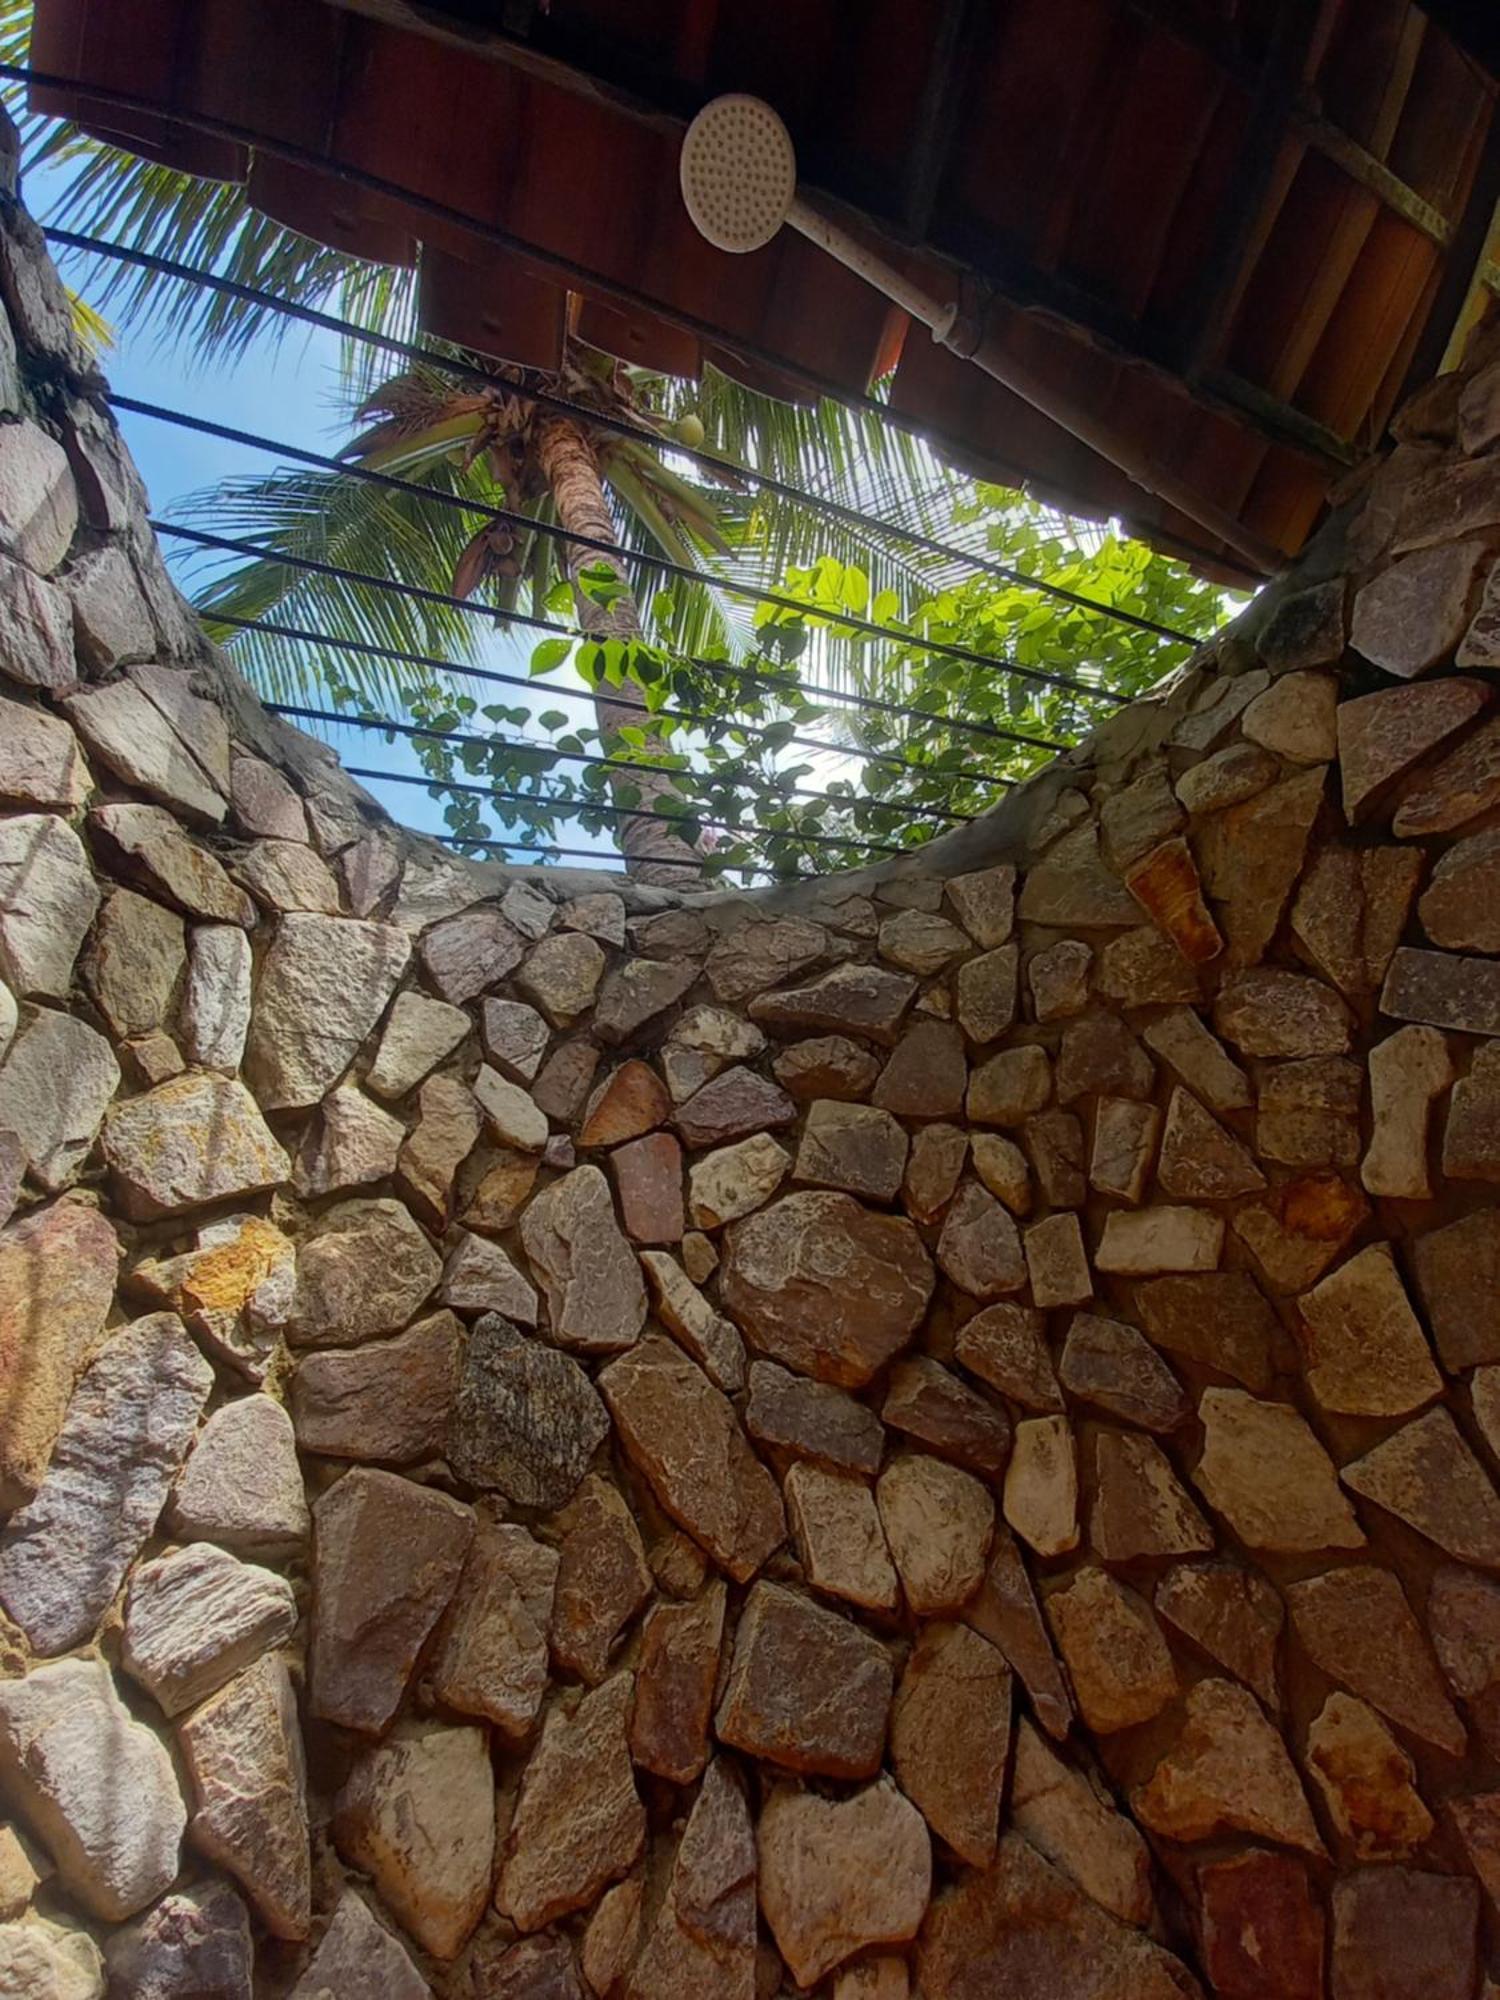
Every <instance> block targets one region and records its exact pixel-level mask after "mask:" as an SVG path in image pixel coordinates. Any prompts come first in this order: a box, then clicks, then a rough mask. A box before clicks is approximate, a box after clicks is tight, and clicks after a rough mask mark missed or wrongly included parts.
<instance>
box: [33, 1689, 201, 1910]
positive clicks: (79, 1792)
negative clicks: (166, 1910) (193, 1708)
mask: <svg viewBox="0 0 1500 2000" xmlns="http://www.w3.org/2000/svg"><path fill="white" fill-rule="evenodd" d="M102 1772H108V1773H109V1774H110V1779H111V1782H110V1783H109V1784H101V1783H100V1774H101V1773H102ZM0 1782H3V1783H4V1786H5V1793H6V1797H7V1800H8V1801H9V1802H10V1803H11V1804H12V1805H13V1806H15V1807H16V1808H17V1809H18V1810H19V1812H20V1814H21V1817H22V1820H23V1822H24V1824H25V1825H26V1827H27V1828H28V1830H29V1831H30V1832H32V1833H34V1834H35V1835H36V1836H37V1838H38V1839H39V1840H40V1841H41V1842H42V1844H43V1846H44V1847H45V1849H46V1851H47V1854H48V1855H49V1857H50V1858H51V1860H52V1863H53V1865H54V1867H55V1868H56V1870H57V1874H58V1880H59V1884H60V1886H61V1887H62V1888H63V1889H64V1890H65V1891H66V1892H67V1894H68V1895H69V1896H71V1897H72V1898H73V1899H74V1900H75V1902H76V1903H77V1904H78V1906H79V1907H80V1908H81V1909H82V1910H83V1911H84V1912H85V1914H87V1915H88V1916H90V1917H96V1918H98V1919H99V1920H100V1921H101V1922H103V1923H112V1924H117V1923H121V1922H123V1920H124V1919H125V1918H126V1917H132V1916H134V1915H135V1914H136V1912H137V1911H138V1910H143V1909H145V1908H146V1906H147V1905H148V1904H150V1903H154V1902H155V1901H156V1898H157V1897H158V1896H159V1895H161V1893H162V1892H163V1890H165V1889H166V1888H168V1887H169V1886H170V1884H171V1882H172V1880H173V1878H174V1877H175V1875H176V1874H177V1870H178V1866H179V1860H180V1849H181V1843H182V1835H183V1830H184V1827H185V1826H186V1823H187V1809H186V1807H185V1806H184V1804H183V1802H182V1796H181V1794H180V1792H179V1791H178V1787H177V1778H176V1775H175V1773H174V1771H173V1768H172V1760H171V1758H170V1756H169V1755H168V1754H167V1749H166V1746H165V1744H163V1743H162V1741H161V1739H160V1738H159V1737H158V1736H156V1735H154V1734H153V1732H152V1731H151V1730H149V1729H148V1728H147V1727H146V1726H145V1724H144V1723H141V1722H137V1721H135V1720H134V1718H133V1717H132V1716H131V1714H130V1711H129V1710H128V1709H127V1708H126V1706H125V1704H124V1702H123V1701H121V1699H120V1697H119V1694H118V1693H117V1691H116V1689H115V1685H114V1681H113V1679H112V1678H111V1675H110V1671H109V1668H108V1667H107V1666H105V1664H104V1662H103V1661H102V1660H99V1659H95V1658H90V1659H70V1660H58V1661H56V1662H54V1663H53V1664H52V1665H50V1666H43V1667H34V1668H33V1669H32V1671H31V1672H30V1673H29V1674H27V1675H26V1676H25V1677H24V1678H23V1679H19V1680H5V1681H0Z"/></svg>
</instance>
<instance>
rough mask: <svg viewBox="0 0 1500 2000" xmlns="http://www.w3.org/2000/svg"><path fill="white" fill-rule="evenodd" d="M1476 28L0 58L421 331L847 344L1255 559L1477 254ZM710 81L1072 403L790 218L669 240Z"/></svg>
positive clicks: (150, 9) (828, 192)
mask: <svg viewBox="0 0 1500 2000" xmlns="http://www.w3.org/2000/svg"><path fill="white" fill-rule="evenodd" d="M1478 46H1479V45H1478V44H1475V45H1474V47H1472V48H1464V47H1461V46H1460V45H1459V44H1458V43H1457V42H1456V41H1455V40H1454V39H1453V38H1452V36H1451V35H1450V34H1449V33H1448V32H1445V31H1444V30H1443V29H1442V28H1441V27H1439V26H1438V25H1436V23H1435V22H1434V21H1432V20H1430V19H1429V18H1428V17H1427V15H1425V14H1424V13H1423V12H1422V11H1420V10H1419V9H1417V8H1415V7H1412V6H1410V5H1407V4H1406V3H1405V0H1321V4H1314V0H780V4H761V5H757V6H747V5H744V4H733V5H731V4H724V0H550V4H546V0H540V4H538V0H442V4H427V3H426V0H424V3H423V4H420V5H418V4H414V0H37V5H36V28H35V33H34V39H33V46H32V64H33V67H34V68H35V69H36V70H38V71H41V72H44V73H47V74H49V75H51V76H53V77H54V78H56V79H59V81H58V82H57V83H56V84H53V85H50V86H47V87H41V86H35V85H34V86H33V99H34V102H35V104H36V106H37V108H38V109H41V110H46V111H52V112H57V113H61V114H65V115H69V116H73V117H76V118H77V119H79V121H80V122H81V123H83V124H84V125H85V126H87V128H88V129H89V130H91V131H93V132H96V133H98V134H100V135H101V136H107V137H110V138H114V139H116V140H119V141H121V142H122V143H125V144H127V145H129V146H131V147H133V148H134V149H135V150H137V151H141V152H146V153H149V154H151V155H152V156H154V157H157V158H160V159H162V160H165V161H168V162H170V163H173V164H176V165H180V166H182V167H185V168H189V169H191V170H192V171H194V172H198V173H206V174H211V175H215V176H219V177H224V178H230V179H236V180H244V181H245V182H246V183H247V184H248V188H249V191H250V194H251V196H252V198H253V200H254V201H255V202H256V203H257V205H258V206H260V207H261V208H263V209H264V210H266V211H267V212H268V213H270V214H272V215H274V216H275V217H277V218H278V219H279V220H281V221H283V222H285V223H287V224H289V225H291V226H292V227H294V228H297V229H299V230H303V231H305V232H306V233H307V234H309V235H312V236H315V237H318V238H320V239H321V240H323V241H325V242H328V243H332V244H336V245H339V246H341V247H343V248H346V249H348V250H350V251H355V252H358V253H360V254H362V255H365V256H369V257H374V258H380V259H385V260H392V261H398V262H403V263H409V262H414V263H417V264H418V265H419V268H420V273H421V285H420V295H421V312H422V318H423V320H424V322H425V324H426V325H427V326H429V327H430V328H431V329H432V330H433V331H434V332H436V333H440V334H442V335H444V336H445V337H447V338H449V339H452V340H457V341H461V342H462V343H464V344H465V345H467V346H470V347H473V348H477V349H480V350H482V351H485V352H488V353H493V354H497V355H501V356H504V357H505V358H507V359H511V360H516V361H521V362H525V363H528V364H531V365H534V366H538V367H548V366H550V365H552V364H553V362H554V361H555V360H556V357H557V354H558V350H559V343H560V341H561V339H562V335H563V329H564V324H565V318H566V314H567V311H568V296H569V294H570V293H571V294H572V295H573V296H574V300H575V303H574V306H573V311H574V313H575V315H576V320H577V324H578V329H579V331H580V333H582V334H583V335H584V337H586V338H588V339H590V340H592V341H595V342H597V343H598V344H600V345H602V346H604V347H606V348H609V349H611V350H612V351H614V352H616V353H619V354H622V355H624V356H626V357H627V358H629V359H631V360H637V361H642V362H646V363H650V364H653V365H658V366H661V367H664V368H668V369H671V370H674V371H679V372H688V373H691V372H694V371H696V370H697V369H698V368H699V367H700V366H701V365H702V363H703V361H704V360H705V359H708V360H711V361H713V362H715V363H717V364H718V365H720V366H725V367H728V368H730V369H732V370H733V371H734V372H735V373H737V374H739V375H741V376H742V377H744V378H746V379H748V380H751V381H754V382H757V383H759V384H760V385H762V386H764V387H768V388H771V389H774V390H776V391H778V392H779V393H783V394H790V395H803V396H805V395H810V394H813V393H815V392H817V391H819V390H825V391H828V392H831V393H834V394H838V395H841V396H845V397H859V396H862V395H864V394H866V393H867V392H868V389H869V387H870V384H871V381H872V379H873V378H875V377H876V376H877V375H882V374H887V373H889V374H890V375H891V379H890V383H889V398H890V404H891V407H892V408H893V409H894V410H895V411H896V412H897V413H898V414H899V415H900V416H901V417H903V418H904V419H906V420H909V421H910V422H911V423H912V424H914V425H915V426H916V427H918V428H920V429H921V430H923V431H924V432H926V433H928V434H929V435H930V436H932V437H933V438H934V440H935V441H936V442H937V443H938V444H939V446H940V447H941V448H943V449H945V450H946V451H947V452H948V454H949V455H950V456H952V457H954V458H955V459H957V460H959V461H961V462H962V463H963V464H965V465H967V466H970V467H972V468H973V469H975V470H977V471H980V472H982V473H983V474H985V475H986V476H988V477H991V478H995V479H998V480H1002V481H1007V482H1012V483H1025V484H1026V485H1028V486H1029V487H1030V488H1031V490H1033V491H1034V492H1036V493H1037V494H1038V495H1039V496H1041V497H1043V498H1047V499H1050V500H1053V501H1055V502H1057V503H1059V504H1061V505H1063V506H1065V507H1067V508H1069V509H1071V510H1073V511H1075V512H1080V513H1085V514H1093V515H1107V514H1116V515H1119V516H1121V517H1123V518H1124V519H1125V520H1126V522H1127V523H1128V524H1129V525H1130V526H1131V527H1132V529H1133V530H1134V531H1135V532H1137V533H1141V534H1144V535H1146V536H1148V537H1149V538H1150V539H1152V540H1153V541H1155V542H1157V543H1158V545H1161V546H1166V547H1174V548H1179V549H1183V548H1185V549H1187V550H1190V551H1195V552H1197V553H1198V555H1199V556H1200V557H1208V558H1214V559H1219V560H1220V566H1221V567H1223V568H1224V569H1225V571H1226V572H1229V571H1234V570H1238V571H1241V572H1243V570H1244V568H1245V561H1244V558H1243V556H1239V555H1234V554H1232V553H1230V552H1228V551H1227V550H1226V548H1225V545H1224V543H1223V541H1222V540H1221V539H1220V538H1218V537H1216V536H1215V535H1214V534H1212V533H1211V532H1210V531H1208V530H1206V529H1205V528H1204V527H1203V525H1202V517H1201V516H1200V517H1199V518H1194V517H1193V515H1192V514H1191V513H1190V512H1189V511H1186V510H1185V509H1183V508H1180V507H1178V508H1174V507H1172V506H1169V505H1167V504H1166V503H1165V502H1163V501H1162V500H1160V499H1159V498H1157V497H1156V495H1155V492H1154V491H1153V490H1152V486H1153V478H1154V477H1155V475H1157V474H1158V473H1159V474H1161V475H1163V479H1162V483H1164V484H1167V485H1169V486H1171V487H1173V488H1174V489H1175V490H1181V489H1185V490H1186V492H1187V493H1188V494H1189V495H1190V496H1197V497H1198V499H1200V500H1201V502H1202V506H1203V513H1204V515H1206V516H1207V517H1208V518H1209V519H1210V520H1212V519H1213V518H1214V516H1215V513H1216V512H1217V513H1218V514H1220V515H1223V516H1227V517H1229V518H1230V519H1232V520H1233V521H1234V522H1236V523H1238V524H1239V525H1240V527H1241V528H1242V530H1243V535H1242V537H1241V539H1242V541H1243V542H1244V543H1246V544H1248V545H1250V546H1252V547H1257V546H1258V547H1259V548H1260V549H1261V550H1262V551H1263V554H1262V556H1261V558H1260V560H1259V563H1258V565H1252V567H1254V566H1258V567H1260V568H1262V569H1264V568H1268V567H1274V566H1275V563H1276V560H1277V558H1278V557H1280V558H1285V557H1290V556H1293V555H1295V554H1296V552H1297V551H1298V550H1299V549H1300V547H1301V546H1302V544H1303V542H1304V541H1305V539H1306V537H1307V535H1308V533H1309V532H1310V530H1311V528H1312V527H1313V526H1314V525H1315V523H1316V521H1317V518H1318V516H1319V513H1320V511H1321V509H1322V506H1323V504H1324V500H1325V496H1326V494H1327V492H1328V489H1329V487H1330V485H1331V484H1332V483H1333V482H1334V481H1336V480H1337V479H1338V478H1339V477H1340V476H1341V475H1342V473H1343V472H1344V471H1345V470H1346V469H1347V467H1348V466H1349V465H1350V464H1352V463H1353V462H1355V461H1356V460H1357V459H1358V458H1359V457H1360V456H1362V455H1363V454H1364V453H1365V452H1366V451H1367V450H1368V449H1369V448H1370V447H1371V446H1372V445H1373V444H1375V443H1376V442H1377V441H1378V439H1379V437H1380V436H1381V434H1382V432H1383V430H1384V428H1385V424H1386V421H1387V418H1388V417H1389V414H1390V412H1391V409H1392V407H1393V405H1394V404H1395V402H1396V401H1397V399H1398V397H1399V395H1400V393H1401V390H1402V385H1403V383H1405V382H1406V381H1407V380H1408V379H1411V380H1416V379H1420V378H1421V377H1422V376H1425V375H1426V374H1429V373H1431V372H1433V371H1434V370H1435V369H1436V367H1437V365H1438V363H1439V361H1440V359H1441V357H1442V354H1443V351H1444V348H1445V346H1446V345H1447V341H1448V338H1449V335H1450V333H1451V331H1452V328H1453V325H1454V323H1455V321H1456V318H1457V315H1458V313H1459V310H1460V308H1461V306H1462V304H1463V301H1464V299H1465V298H1466V296H1467V295H1468V294H1469V292H1470V288H1471V285H1472V283H1473V282H1474V281H1475V279H1476V274H1477V276H1478V280H1479V282H1486V283H1488V282H1492V283H1495V284H1500V274H1496V273H1495V272H1494V270H1493V269H1492V267H1490V266H1489V265H1488V263H1487V262H1486V256H1485V245H1486V241H1487V234H1488V229H1489V224H1490V221H1491V218H1492V216H1493V214H1494V211H1495V205H1496V200H1497V196H1500V120H1497V119H1496V117H1495V100H1496V94H1497V86H1496V81H1495V79H1494V77H1493V76H1492V75H1490V74H1489V73H1488V71H1487V69H1486V68H1485V67H1483V66H1482V65H1481V61H1480V59H1479V56H1478V55H1477V54H1476V53H1475V52H1474V49H1475V48H1477V47H1478ZM727 90H748V91H753V92H755V93H757V94H759V95H761V96H763V97H765V98H767V99H768V100H769V101H770V102H772V103H773V104H774V105H775V106H776V108H777V109H778V110H779V111H780V113H781V115H782V116H783V118H784V119H785V120H786V122H787V124H788V126H789V128H790V130H791V132H792V135H793V138H794V140H795V142H796V145H797V150H798V159H799V166H800V172H801V177H802V184H803V188H804V191H805V192H808V193H810V194H812V195H813V196H814V197H815V198H819V197H821V198H822V199H823V200H824V201H825V202H826V204H827V205H828V206H829V208H830V209H831V210H833V211H835V212H836V213H838V214H839V216H840V218H841V219H842V220H844V221H845V222H846V223H847V224H849V225H850V226H851V227H853V228H855V229H856V230H857V231H858V232H860V233H863V234H865V235H867V236H868V238H869V240H870V241H871V243H872V244H874V245H875V246H876V247H877V248H879V249H880V250H881V252H882V253H883V254H884V255H886V256H887V257H889V258H891V259H892V260H893V261H895V262H897V263H899V264H901V265H902V266H903V267H904V268H906V269H908V270H909V271H910V272H911V274H912V275H913V276H915V277H917V278H919V279H920V280H921V281H922V282H923V283H924V284H925V285H926V286H927V288H928V289H929V290H931V291H934V292H936V293H938V294H939V295H940V296H943V297H954V296H960V297H961V298H962V300H963V302H964V304H965V306H966V307H967V308H968V309H969V310H970V311H971V312H972V313H973V314H974V315H975V316H976V317H978V318H980V319H982V322H983V324H984V326H985V328H986V330H987V332H988V333H990V334H992V335H993V336H995V337H996V339H997V340H998V342H999V345H1000V348H1001V350H1002V352H1004V353H1008V354H1010V355H1011V356H1013V357H1014V359H1015V360H1016V362H1017V363H1019V364H1022V365H1024V367H1025V368H1026V369H1028V370H1029V371H1031V372H1032V373H1033V374H1035V375H1036V376H1037V377H1038V378H1039V379H1040V380H1042V381H1044V382H1045V383H1046V385H1047V387H1048V390H1049V393H1050V394H1052V395H1053V396H1054V398H1055V399H1059V400H1060V402H1061V404H1062V406H1063V407H1064V408H1068V409H1072V410H1074V411H1076V413H1077V429H1076V430H1075V429H1074V428H1071V427H1070V426H1069V425H1068V424H1064V423H1059V422H1057V421H1054V420H1053V419H1051V418H1048V417H1044V416H1042V415H1040V414H1038V412H1037V411H1036V410H1035V409H1034V408H1033V407H1031V405H1030V404H1028V403H1026V402H1023V401H1021V400H1020V399H1019V398H1018V397H1017V396H1016V395H1014V394H1013V393H1012V392H1011V391H1009V390H1008V389H1006V388H1004V387H1002V386H1001V384H1000V383H998V382H996V381H994V380H992V379H991V378H990V377H988V376H987V375H985V374H983V373H981V372H980V371H979V370H978V369H976V368H975V367H973V366H972V365H971V364H969V363H967V362H965V361H964V360H962V359H960V358H958V357H957V356H955V355H954V354H952V353H949V352H948V351H946V350H945V349H943V348H941V347H939V346H937V345H935V344H934V343H933V342H932V340H931V339H930V338H929V337H928V336H927V334H926V332H925V330H924V329H922V328H920V327H916V328H913V327H911V326H910V325H909V324H908V323H907V322H906V320H905V318H904V316H903V315H901V314H899V313H897V312H895V311H894V310H893V309H891V308H889V307H888V306H887V305H886V303H885V301H884V300H883V299H882V298H880V297H879V296H878V295H877V294H876V293H875V292H873V291H872V290H870V289H869V287H867V286H866V285H864V284H863V283H862V282H861V281H859V280H858V279H856V278H854V277H852V276H850V275H849V274H848V273H847V272H846V271H844V270H843V269H842V268H841V267H840V266H838V265H837V264H835V263H833V262H832V261H831V260H830V259H829V258H828V257H826V256H825V255H824V254H823V253H822V252H820V251H818V250H816V249H814V248H813V247H812V246H811V245H810V244H808V243H807V242H805V241H804V240H803V239H801V238H799V237H797V236H796V235H794V234H792V233H791V232H788V231H784V232H783V233H782V235H781V236H780V237H779V238H778V239H777V240H776V242H775V243H773V244H772V245H771V246H770V247H768V248H767V249H766V250H763V251H761V252H758V253H756V254H755V255H753V256H750V257H742V258H734V257H729V256H726V255H724V254H722V253H720V252H718V251H715V250H713V249H711V248H710V247H709V246H708V245H707V244H706V243H704V242H703V241H702V240H701V239H700V238H699V237H698V236H697V235H696V233H695V232H694V230H693V228H692V226H691V224H690V223H689V221H688V219H687V216H686V214H685V212H684V210H683V207H682V202H681V198H680V195H679V193H678V187H677V171H676V158H677V149H678V145H679V143H680V138H681V132H682V127H683V124H684V122H685V121H686V120H687V119H688V118H690V117H691V116H692V114H693V112H694V111H695V110H696V109H697V108H698V107H699V106H700V105H701V104H703V103H705V102H706V101H707V100H708V99H710V98H711V97H714V96H717V95H718V94H719V93H720V92H722V91H727ZM1078 431H1082V432H1083V433H1084V434H1086V435H1090V436H1093V437H1094V438H1095V439H1096V440H1097V439H1098V438H1099V436H1100V435H1101V433H1102V434H1107V436H1108V438H1109V440H1110V442H1111V450H1110V455H1109V456H1108V457H1106V456H1103V455H1101V452H1100V451H1098V450H1096V449H1093V448H1091V447H1090V446H1089V445H1087V444H1085V443H1083V442H1082V441H1081V438H1080V436H1079V435H1078V434H1077V432H1078ZM1116 447H1118V448H1116ZM1112 461H1113V462H1112ZM1122 462H1123V463H1124V464H1126V465H1128V466H1130V467H1131V468H1132V469H1133V471H1134V472H1135V474H1136V477H1134V478H1132V477H1131V476H1128V475H1127V473H1126V472H1125V471H1122V470H1121V469H1120V465H1121V463H1122ZM1167 475H1170V477H1169V478H1168V477H1167Z"/></svg>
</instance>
